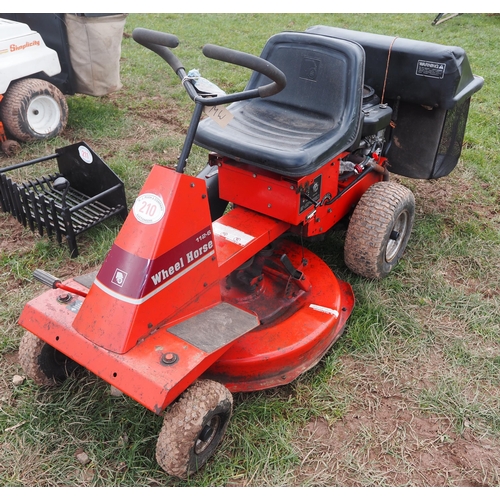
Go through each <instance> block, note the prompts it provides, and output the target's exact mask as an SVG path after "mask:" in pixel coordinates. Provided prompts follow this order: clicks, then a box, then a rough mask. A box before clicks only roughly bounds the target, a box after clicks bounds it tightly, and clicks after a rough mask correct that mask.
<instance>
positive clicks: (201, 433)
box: [156, 380, 233, 479]
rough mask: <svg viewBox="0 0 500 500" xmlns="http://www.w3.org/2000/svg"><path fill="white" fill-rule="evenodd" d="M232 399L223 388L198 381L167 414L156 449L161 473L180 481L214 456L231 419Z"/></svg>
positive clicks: (210, 382) (216, 383)
mask: <svg viewBox="0 0 500 500" xmlns="http://www.w3.org/2000/svg"><path fill="white" fill-rule="evenodd" d="M232 406H233V397H232V395H231V392H230V391H229V390H228V389H226V387H224V386H223V385H222V384H219V383H218V382H215V381H213V380H198V381H196V382H195V383H194V384H193V385H192V386H190V387H189V388H188V389H187V390H186V391H185V392H184V393H183V394H182V395H181V397H180V398H179V400H178V401H177V402H176V403H174V405H173V406H172V408H171V409H170V410H169V411H167V413H166V414H165V417H164V420H163V426H162V429H161V432H160V435H159V437H158V442H157V445H156V460H157V461H158V464H159V465H160V466H161V467H162V469H163V470H164V471H165V472H167V473H168V474H170V475H171V476H176V477H179V478H182V479H186V478H188V477H189V476H190V475H192V474H193V473H195V472H197V471H198V470H199V469H200V468H201V467H203V465H205V463H206V462H207V461H208V459H209V458H210V457H211V456H212V455H213V454H214V452H215V450H216V448H217V446H218V445H219V443H220V442H221V440H222V438H223V437H224V433H225V432H226V428H227V425H228V423H229V419H230V418H231V412H232Z"/></svg>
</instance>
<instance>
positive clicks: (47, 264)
mask: <svg viewBox="0 0 500 500" xmlns="http://www.w3.org/2000/svg"><path fill="white" fill-rule="evenodd" d="M434 17H435V14H352V15H349V14H199V15H195V14H189V15H182V14H130V15H129V16H128V18H127V23H126V27H125V36H124V38H123V43H122V59H121V79H122V83H123V88H122V89H121V90H120V91H119V92H116V93H114V94H111V95H108V96H104V97H100V98H94V97H90V96H84V95H75V96H70V97H68V105H69V109H70V114H69V122H68V126H67V129H66V130H65V132H64V133H63V135H62V136H61V137H58V138H56V139H53V140H50V141H46V142H39V143H33V144H23V149H22V152H21V153H19V154H18V155H17V156H16V158H15V159H14V160H13V159H12V158H6V157H4V156H0V167H2V166H6V165H10V164H12V163H17V162H20V161H23V160H27V159H33V158H38V157H41V156H45V155H47V154H51V153H53V152H54V150H55V149H56V148H58V147H61V146H65V145H68V144H72V143H75V142H78V141H81V140H84V141H86V142H87V143H88V144H89V145H90V146H91V147H92V149H93V150H94V151H95V152H97V153H98V154H99V155H100V156H101V157H102V158H103V159H104V161H105V162H107V164H108V165H109V166H110V167H111V168H112V169H113V170H114V171H115V172H116V173H117V174H118V175H119V176H120V177H121V179H122V180H123V181H124V183H125V187H126V193H127V200H128V203H129V208H130V207H131V206H132V204H133V201H134V199H135V198H136V197H137V194H138V192H139V190H140V188H141V186H142V184H143V182H144V180H145V179H146V176H147V175H148V173H149V171H150V169H151V166H152V165H153V164H154V163H160V164H164V165H172V164H175V163H176V158H177V156H178V154H179V151H180V148H181V146H182V142H183V138H184V135H185V133H186V130H187V126H188V124H189V119H190V113H191V109H192V106H191V101H190V100H189V98H188V97H187V96H186V95H185V93H184V91H183V89H182V87H181V86H180V83H179V80H178V78H177V76H176V75H174V74H173V72H172V71H171V69H170V68H169V67H168V66H167V65H166V64H165V63H164V62H163V61H162V60H161V59H160V58H159V57H158V56H156V55H155V54H153V53H151V52H149V51H147V50H146V49H144V48H143V47H141V46H139V45H138V44H137V43H135V42H134V41H133V39H132V38H131V36H130V35H131V33H132V31H133V29H134V28H136V27H144V28H149V29H154V30H160V31H165V32H170V33H173V34H175V35H177V36H178V38H179V40H180V45H179V47H178V48H176V49H175V53H176V55H177V56H178V57H179V58H180V60H181V61H183V62H184V63H185V65H186V70H189V69H192V68H196V69H199V70H200V72H201V74H202V75H203V76H205V77H206V78H208V79H210V80H212V81H214V82H215V83H217V84H218V85H219V86H220V87H222V88H223V89H225V90H226V91H227V92H228V93H229V92H232V91H236V90H241V89H242V88H243V87H244V85H245V83H246V81H247V79H248V77H249V71H247V70H245V69H243V68H239V67H235V66H230V65H227V64H223V63H219V62H215V61H212V60H209V59H206V58H205V57H204V56H203V55H202V53H201V47H202V46H203V45H204V44H206V43H213V44H219V45H223V46H227V47H230V48H233V49H236V50H241V51H245V52H249V53H252V54H256V55H258V54H259V53H260V52H261V50H262V47H263V46H264V44H265V42H266V41H267V39H268V38H269V37H270V36H271V35H273V34H275V33H278V32H280V31H283V30H296V31H303V30H305V29H306V28H308V27H310V26H313V25H316V24H325V25H330V26H336V27H341V28H348V29H353V30H358V31H367V32H373V33H380V34H385V35H390V36H398V37H405V38H410V39H416V40H423V41H430V42H436V43H441V44H444V45H457V46H460V47H463V48H464V49H465V50H466V52H467V55H468V57H469V60H470V62H471V66H472V69H473V72H474V73H476V74H478V75H481V76H482V77H483V78H484V80H485V85H484V87H483V89H482V90H480V91H479V92H478V93H477V94H475V95H474V96H473V98H472V102H471V108H470V113H469V119H468V124H467V130H466V135H465V143H464V147H463V151H462V156H461V159H460V162H459V164H458V166H457V168H456V169H455V170H454V171H453V172H452V173H451V174H450V175H449V176H447V177H444V178H441V179H439V180H431V181H426V180H413V179H408V178H402V177H398V176H394V179H395V180H396V181H397V182H400V183H402V184H404V185H405V186H407V187H409V188H410V189H411V190H412V191H413V192H414V194H415V198H416V206H417V209H416V220H415V225H414V230H413V234H412V237H411V239H410V241H409V244H408V247H407V250H406V253H405V256H404V258H403V260H402V262H401V263H400V265H399V266H398V267H397V268H396V269H395V270H394V271H393V272H392V273H391V274H390V275H389V276H388V277H387V278H385V279H383V280H381V281H373V280H367V279H363V278H360V277H358V276H356V275H354V274H353V273H351V272H350V271H349V270H348V269H347V268H346V266H345V264H344V261H343V241H344V236H345V234H344V233H343V232H336V233H334V234H332V235H331V236H328V238H327V239H326V241H325V242H322V243H309V244H308V247H309V248H310V249H312V250H313V251H314V252H316V253H318V254H319V255H321V256H322V257H323V258H324V259H325V261H326V262H327V263H328V265H329V266H330V267H331V268H332V269H333V270H334V271H335V273H336V275H337V276H339V277H340V278H341V279H343V280H345V281H347V282H349V283H350V284H351V285H352V287H353V289H354V294H355V297H356V306H355V308H354V310H353V313H352V315H351V317H350V319H349V320H348V323H347V327H346V330H345V333H344V335H343V337H342V338H341V339H340V340H339V341H338V342H337V343H336V344H335V345H334V347H333V348H332V349H331V350H330V351H329V352H328V353H327V355H326V356H325V357H324V358H323V360H322V361H321V362H320V363H319V364H318V365H317V366H316V367H315V368H314V369H312V370H310V371H309V372H307V373H305V374H304V375H302V376H300V377H299V378H298V379H297V380H295V381H294V382H293V383H291V384H289V385H287V386H284V387H280V388H276V389H273V390H267V391H262V392H258V393H248V394H235V395H234V398H235V407H234V414H233V417H232V419H231V422H230V424H229V427H228V431H227V435H226V438H225V439H224V441H223V443H222V445H221V446H220V447H219V449H218V451H217V452H216V454H215V456H214V457H213V458H212V460H211V461H210V462H209V463H208V464H207V466H206V467H205V468H204V469H203V470H202V471H200V472H199V473H198V474H197V475H195V476H194V477H192V478H191V479H190V480H189V481H187V482H185V481H180V480H177V479H174V478H171V477H169V476H167V475H166V474H165V473H164V472H163V471H162V470H161V468H160V467H159V466H158V465H157V463H156V461H155V444H156V439H157V436H158V433H159V430H160V427H161V418H159V417H156V416H155V415H153V414H152V413H151V412H150V411H149V410H146V409H144V408H143V407H142V406H141V405H139V404H138V403H136V402H134V401H133V400H131V399H128V398H126V397H123V396H122V397H120V396H118V397H117V396H112V395H111V394H110V389H109V386H108V385H107V384H105V383H104V382H103V381H101V380H100V379H98V378H97V377H96V376H94V375H93V374H90V373H88V374H85V375H84V376H83V377H82V378H70V379H68V380H67V381H66V382H64V383H63V385H62V386H60V387H57V388H51V389H46V388H39V387H38V386H36V385H35V384H34V383H33V382H32V381H30V380H29V379H26V380H25V381H24V382H23V383H22V384H20V385H16V384H14V383H13V379H14V377H15V376H16V375H21V376H22V375H23V373H22V370H21V368H20V365H19V363H18V358H17V349H18V346H19V341H20V339H21V337H22V335H23V330H22V329H21V328H20V327H19V326H18V325H17V319H18V318H19V315H20V313H21V311H22V309H23V306H24V304H25V303H26V302H27V301H29V300H30V299H31V298H33V297H35V296H37V295H39V294H40V293H41V292H42V291H43V287H42V286H41V285H40V284H39V283H38V282H35V281H34V280H33V278H32V273H33V271H34V270H35V269H36V268H41V269H45V270H46V271H48V272H50V273H52V274H54V275H57V276H58V277H60V278H62V279H67V278H69V277H72V276H77V275H82V274H85V273H87V272H90V271H91V270H94V269H95V268H96V267H97V266H99V265H100V263H101V262H102V261H103V259H104V257H105V256H106V254H107V252H108V250H109V249H110V247H111V244H112V242H113V240H114V238H115V237H116V234H117V232H118V230H119V228H120V223H119V221H118V220H116V221H115V220H111V221H109V222H106V223H105V224H102V225H101V226H98V227H96V228H94V229H92V230H91V231H89V232H87V233H85V234H84V235H82V236H81V237H80V238H79V239H78V246H79V249H80V256H79V257H78V258H76V259H70V258H69V253H68V248H67V247H66V246H64V245H63V246H59V245H58V244H57V243H56V242H54V241H51V240H49V239H48V238H47V237H40V236H38V235H35V234H33V233H31V232H30V231H29V230H27V229H24V228H23V227H22V226H21V225H20V224H18V222H17V221H16V220H15V219H14V218H13V217H12V216H10V215H9V214H5V213H3V212H0V234H1V237H0V486H186V485H187V486H285V485H290V486H500V475H499V472H498V471H499V470H500V446H499V445H500V387H499V380H500V295H499V289H500V281H499V276H500V264H499V263H500V259H499V256H500V209H499V205H500V194H499V193H500V176H499V174H498V166H499V164H500V100H499V96H500V74H499V73H500V70H499V64H498V62H499V60H500V43H499V42H500V16H497V15H487V14H463V15H461V16H458V17H455V18H453V19H451V20H449V21H447V22H445V23H443V24H440V25H439V26H432V25H431V22H432V20H433V19H434ZM205 162H206V151H203V150H201V149H200V148H196V147H195V148H194V150H193V153H192V156H191V157H190V162H189V173H191V174H194V173H195V172H197V171H199V170H200V169H201V168H203V167H204V165H205ZM80 452H84V453H86V454H87V456H88V458H89V460H88V462H86V463H85V464H82V463H81V462H80V461H79V460H78V459H77V455H78V454H79V453H80Z"/></svg>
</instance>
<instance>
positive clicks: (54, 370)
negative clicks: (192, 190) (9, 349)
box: [19, 332, 81, 386]
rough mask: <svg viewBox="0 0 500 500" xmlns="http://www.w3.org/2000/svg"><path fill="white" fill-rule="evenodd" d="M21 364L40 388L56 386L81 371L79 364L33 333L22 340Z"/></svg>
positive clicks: (27, 334) (20, 348) (20, 346)
mask: <svg viewBox="0 0 500 500" xmlns="http://www.w3.org/2000/svg"><path fill="white" fill-rule="evenodd" d="M19 363H20V364H21V367H22V369H23V371H24V373H25V374H26V375H27V376H28V377H29V378H31V379H32V380H33V381H34V382H35V383H36V384H38V385H40V386H55V385H57V384H59V383H61V382H63V381H64V380H66V379H67V378H68V377H69V376H70V375H71V374H72V373H73V372H75V371H77V370H79V369H81V366H80V365H79V364H78V363H76V362H75V361H73V360H72V359H70V358H68V357H67V356H65V355H64V354H62V353H61V352H59V351H58V350H57V349H54V348H53V347H52V346H51V345H49V344H47V343H46V342H44V341H43V340H42V339H40V338H38V337H37V336H36V335H33V334H32V333H31V332H26V333H25V334H24V336H23V338H22V339H21V343H20V345H19Z"/></svg>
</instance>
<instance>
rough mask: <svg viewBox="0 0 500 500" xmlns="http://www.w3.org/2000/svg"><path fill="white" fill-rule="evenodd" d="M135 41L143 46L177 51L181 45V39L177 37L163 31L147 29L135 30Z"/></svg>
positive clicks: (133, 35)
mask: <svg viewBox="0 0 500 500" xmlns="http://www.w3.org/2000/svg"><path fill="white" fill-rule="evenodd" d="M132 37H133V39H134V40H135V41H136V42H137V43H140V44H141V45H146V44H147V45H149V44H151V43H154V44H155V45H161V46H163V47H170V48H171V49H175V47H177V46H178V45H179V39H178V38H177V37H176V36H175V35H171V34H169V33H162V32H161V31H154V30H148V29H146V28H135V30H134V31H133V32H132Z"/></svg>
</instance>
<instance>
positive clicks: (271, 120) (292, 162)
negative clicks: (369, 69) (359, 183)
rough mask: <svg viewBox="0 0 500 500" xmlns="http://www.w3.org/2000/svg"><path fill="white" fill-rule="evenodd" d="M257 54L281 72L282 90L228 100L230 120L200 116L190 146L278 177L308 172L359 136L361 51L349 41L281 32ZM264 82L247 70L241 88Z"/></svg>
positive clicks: (265, 82)
mask: <svg viewBox="0 0 500 500" xmlns="http://www.w3.org/2000/svg"><path fill="white" fill-rule="evenodd" d="M261 57H262V58H263V59H266V60H268V61H270V62H271V63H272V64H274V65H275V66H276V67H277V68H279V69H280V70H281V71H283V73H285V75H286V78H287V85H286V87H285V89H284V90H282V91H281V92H280V93H278V94H276V95H274V96H271V97H266V98H264V99H252V100H249V101H242V102H237V103H233V104H231V105H230V106H229V107H228V109H229V110H230V111H231V114H232V115H233V119H232V120H231V121H230V122H229V124H228V125H227V126H226V127H224V128H222V127H221V126H220V125H218V124H216V123H215V122H214V121H213V120H212V119H211V118H207V119H205V120H202V121H201V122H200V125H199V127H198V131H197V133H196V138H195V143H196V144H197V145H198V146H201V147H203V148H205V149H208V150H211V151H214V152H216V153H218V154H221V155H223V156H228V157H230V158H233V159H236V160H238V161H243V162H246V163H249V164H251V165H256V166H258V167H261V168H264V169H266V170H270V171H273V172H277V173H280V174H283V175H287V176H291V177H301V176H304V175H308V174H310V173H312V172H314V171H316V170H317V169H318V168H320V167H321V166H322V165H324V164H325V163H327V162H328V161H329V160H331V159H333V158H334V157H335V156H336V155H338V154H339V153H341V152H342V151H345V150H347V149H348V148H349V147H350V146H351V145H352V144H353V143H354V142H355V141H356V139H357V138H358V135H359V131H360V127H361V125H362V121H361V120H362V118H361V116H362V112H361V107H362V94H363V79H364V63H365V54H364V50H363V49H362V47H361V46H360V45H358V44H357V43H355V42H350V41H348V40H341V39H337V38H331V37H326V36H321V35H313V34H309V33H293V32H285V33H279V34H277V35H274V36H273V37H271V38H270V39H269V40H268V42H267V44H266V46H265V47H264V50H263V52H262V54H261ZM269 82H270V80H269V79H268V78H267V77H265V76H263V75H261V74H259V73H256V72H254V73H253V74H252V76H251V77H250V80H249V82H248V84H247V87H246V88H247V89H254V88H257V87H259V86H262V85H265V84H267V83H269Z"/></svg>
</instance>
